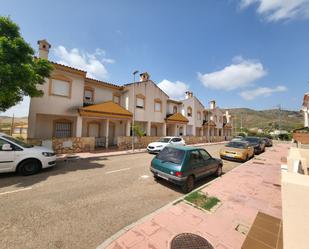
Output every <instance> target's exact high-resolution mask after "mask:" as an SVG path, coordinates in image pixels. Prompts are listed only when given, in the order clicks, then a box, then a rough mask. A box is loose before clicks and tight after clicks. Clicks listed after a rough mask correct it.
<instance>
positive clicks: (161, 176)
mask: <svg viewBox="0 0 309 249" xmlns="http://www.w3.org/2000/svg"><path fill="white" fill-rule="evenodd" d="M158 176H159V177H160V178H163V179H165V180H168V178H167V177H165V176H163V175H161V174H158Z"/></svg>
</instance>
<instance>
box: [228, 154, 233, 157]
mask: <svg viewBox="0 0 309 249" xmlns="http://www.w3.org/2000/svg"><path fill="white" fill-rule="evenodd" d="M226 156H227V157H235V155H234V154H226Z"/></svg>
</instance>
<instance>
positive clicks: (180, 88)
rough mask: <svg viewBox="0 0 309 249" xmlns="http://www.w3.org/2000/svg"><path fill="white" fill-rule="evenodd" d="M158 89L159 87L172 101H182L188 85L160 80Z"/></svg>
mask: <svg viewBox="0 0 309 249" xmlns="http://www.w3.org/2000/svg"><path fill="white" fill-rule="evenodd" d="M158 87H160V88H161V89H162V90H163V91H164V92H165V93H167V95H168V96H170V97H171V98H173V99H183V98H184V96H185V92H186V91H188V90H189V85H187V84H185V83H183V82H181V81H175V82H172V81H169V80H165V79H164V80H162V81H161V82H160V83H159V84H158Z"/></svg>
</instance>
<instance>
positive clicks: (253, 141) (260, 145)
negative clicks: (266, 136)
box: [242, 137, 265, 155]
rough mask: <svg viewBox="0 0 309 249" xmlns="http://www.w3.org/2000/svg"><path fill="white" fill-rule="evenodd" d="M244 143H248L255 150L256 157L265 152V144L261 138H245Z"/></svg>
mask: <svg viewBox="0 0 309 249" xmlns="http://www.w3.org/2000/svg"><path fill="white" fill-rule="evenodd" d="M242 141H247V142H248V143H249V146H252V147H253V148H254V154H256V155H258V154H260V153H262V152H264V151H265V142H264V141H263V140H262V139H261V138H259V137H245V138H243V140H242Z"/></svg>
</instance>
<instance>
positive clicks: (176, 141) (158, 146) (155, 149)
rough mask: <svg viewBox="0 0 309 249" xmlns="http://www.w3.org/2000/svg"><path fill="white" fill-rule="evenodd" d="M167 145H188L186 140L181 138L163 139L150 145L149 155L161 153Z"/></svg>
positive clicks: (148, 148)
mask: <svg viewBox="0 0 309 249" xmlns="http://www.w3.org/2000/svg"><path fill="white" fill-rule="evenodd" d="M167 145H180V146H184V145H186V142H185V140H183V138H181V137H161V138H160V139H159V140H158V141H157V142H153V143H150V144H148V146H147V151H148V152H149V153H159V152H160V151H161V150H163V149H164V148H165V146H167Z"/></svg>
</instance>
